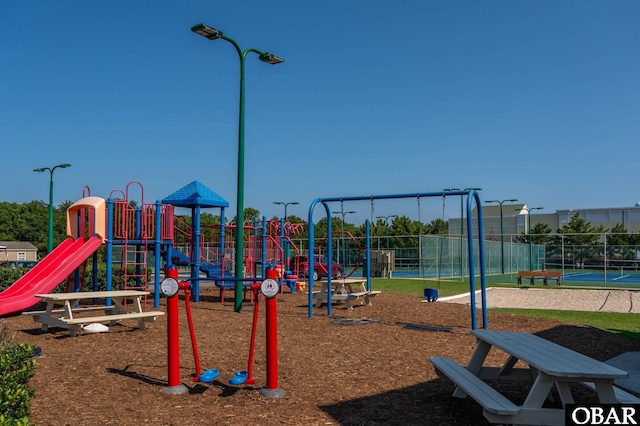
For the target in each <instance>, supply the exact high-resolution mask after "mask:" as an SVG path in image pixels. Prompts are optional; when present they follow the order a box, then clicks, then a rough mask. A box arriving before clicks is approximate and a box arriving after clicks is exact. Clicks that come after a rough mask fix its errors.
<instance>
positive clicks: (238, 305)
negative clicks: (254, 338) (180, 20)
mask: <svg viewBox="0 0 640 426" xmlns="http://www.w3.org/2000/svg"><path fill="white" fill-rule="evenodd" d="M191 31H193V32H194V33H196V34H199V35H201V36H203V37H206V38H208V39H209V40H216V39H219V38H220V39H223V40H226V41H228V42H229V43H231V44H232V45H233V47H234V48H235V49H236V51H237V52H238V57H239V58H240V111H239V119H238V190H237V198H236V205H237V209H238V213H237V215H236V238H235V248H236V264H235V270H234V272H235V277H236V279H239V278H241V277H243V276H244V84H245V83H244V61H245V58H246V56H247V54H249V53H250V52H253V53H256V54H257V55H259V56H258V58H259V59H260V60H261V61H262V62H266V63H268V64H272V65H275V64H279V63H281V62H284V60H283V59H282V58H279V57H277V56H275V55H274V54H272V53H268V52H263V51H261V50H258V49H254V48H253V47H248V48H246V49H244V50H242V49H241V48H240V46H239V45H238V43H236V41H235V40H234V39H232V38H231V37H228V36H226V35H224V34H223V33H222V31H220V30H217V29H215V28H212V27H209V26H207V25H204V24H197V25H194V26H193V27H191ZM234 297H235V302H234V311H235V312H240V311H242V281H236V284H235V292H234Z"/></svg>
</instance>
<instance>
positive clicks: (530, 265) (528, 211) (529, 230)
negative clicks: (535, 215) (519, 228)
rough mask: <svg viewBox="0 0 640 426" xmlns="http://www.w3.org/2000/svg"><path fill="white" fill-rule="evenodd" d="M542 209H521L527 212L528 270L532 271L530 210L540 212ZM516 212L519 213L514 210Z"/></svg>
mask: <svg viewBox="0 0 640 426" xmlns="http://www.w3.org/2000/svg"><path fill="white" fill-rule="evenodd" d="M542 209H544V207H531V208H528V207H523V208H522V210H526V212H527V229H528V234H529V270H530V271H533V255H532V250H533V249H532V244H531V210H542ZM516 211H520V209H516Z"/></svg>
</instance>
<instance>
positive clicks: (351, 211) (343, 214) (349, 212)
mask: <svg viewBox="0 0 640 426" xmlns="http://www.w3.org/2000/svg"><path fill="white" fill-rule="evenodd" d="M353 213H355V211H354V210H349V211H347V212H345V211H340V212H335V213H334V214H339V215H342V235H340V238H339V239H338V242H340V240H341V239H342V238H344V217H345V216H346V215H348V214H353ZM342 251H343V252H344V253H343V255H342V257H344V260H345V262H342V266H343V267H344V266H346V265H345V264H346V257H347V256H346V250H344V248H343V250H342ZM337 257H338V262H339V261H340V249H339V248H338V256H337Z"/></svg>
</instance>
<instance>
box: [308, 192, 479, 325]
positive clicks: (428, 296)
mask: <svg viewBox="0 0 640 426" xmlns="http://www.w3.org/2000/svg"><path fill="white" fill-rule="evenodd" d="M454 195H456V196H460V197H464V196H467V203H466V205H467V216H466V219H467V229H468V230H469V232H468V233H467V250H468V254H469V256H468V263H469V271H474V270H475V265H474V258H475V256H474V253H473V250H474V248H473V221H472V215H471V212H472V208H473V202H475V206H476V208H477V212H478V216H477V228H478V242H479V244H478V251H479V253H478V258H479V259H480V265H479V269H480V289H481V305H482V328H488V315H487V304H486V280H485V265H484V244H483V239H484V234H483V232H484V231H483V226H482V223H483V222H482V220H483V219H482V208H481V207H480V206H481V202H480V196H479V195H478V193H477V192H476V190H474V189H465V190H452V191H439V192H421V193H409V194H387V195H368V196H352V197H329V198H316V199H315V200H313V201H312V202H311V205H310V206H309V221H308V223H309V237H308V250H309V253H313V252H314V228H315V226H314V225H313V223H314V222H313V214H314V211H315V208H316V206H317V205H318V204H321V205H322V206H324V210H325V213H326V215H327V236H328V242H327V253H326V256H327V259H328V265H327V267H328V269H329V270H331V268H332V258H333V253H332V246H333V244H332V236H333V230H332V223H331V217H332V211H331V208H330V204H331V203H336V202H339V203H340V205H341V206H342V205H343V203H344V202H346V201H367V200H369V201H370V202H371V219H367V220H366V221H365V232H366V238H365V242H366V243H365V253H366V264H365V265H364V270H365V271H366V279H367V284H366V288H367V291H371V273H370V271H371V268H370V251H371V241H370V226H371V223H372V222H373V211H374V200H389V199H407V198H415V199H417V201H418V216H420V199H421V198H427V197H442V216H443V220H444V208H445V198H446V197H447V196H454ZM418 220H420V221H421V218H420V217H419V218H418ZM439 251H441V250H439ZM439 256H441V254H439ZM308 268H309V269H308V271H307V272H308V276H309V289H310V290H311V289H313V286H314V280H313V273H312V272H313V270H314V262H313V257H312V256H310V258H309V264H308ZM420 270H421V271H422V267H421V268H420ZM438 271H439V269H438ZM329 275H331V274H329ZM421 275H423V273H422V272H421ZM422 279H423V282H424V275H423V276H422ZM327 280H328V283H327V289H328V291H327V315H329V316H331V315H332V292H333V291H332V285H331V281H332V277H331V276H328V277H327ZM439 287H440V272H438V289H432V288H426V286H425V288H424V296H425V300H427V301H432V302H433V301H436V300H437V297H438V290H439ZM475 290H476V286H475V277H474V274H473V273H470V274H469V292H470V298H471V303H470V305H471V329H472V330H475V329H476V328H477V321H476V300H475ZM313 306H314V304H313V291H309V311H308V316H309V318H313Z"/></svg>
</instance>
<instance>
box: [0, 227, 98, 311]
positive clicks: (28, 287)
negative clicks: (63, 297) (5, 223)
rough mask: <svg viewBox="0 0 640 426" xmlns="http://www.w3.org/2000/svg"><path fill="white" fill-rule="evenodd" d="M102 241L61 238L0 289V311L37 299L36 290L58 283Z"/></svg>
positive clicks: (24, 306) (43, 290) (44, 290)
mask: <svg viewBox="0 0 640 426" xmlns="http://www.w3.org/2000/svg"><path fill="white" fill-rule="evenodd" d="M101 244H102V241H101V240H100V239H99V238H96V237H91V238H89V239H88V240H87V241H86V242H85V241H83V240H82V239H78V240H76V241H74V240H73V239H71V238H67V239H66V240H64V241H63V242H62V243H61V244H60V245H59V246H58V247H56V248H55V249H54V250H53V251H52V252H51V253H49V254H48V255H47V256H45V258H44V259H42V260H41V261H40V262H38V263H37V264H36V266H34V267H33V268H31V269H30V270H29V271H28V272H27V273H26V274H24V275H23V276H22V277H20V279H19V280H18V281H16V282H15V283H13V285H12V286H11V287H9V288H7V289H6V290H5V291H3V292H1V293H0V315H7V314H11V313H14V312H20V311H22V310H24V309H27V308H29V307H31V306H33V305H35V304H36V303H38V302H39V301H40V299H39V298H38V297H36V296H35V295H36V294H41V293H49V292H50V291H51V290H53V289H54V288H56V287H57V286H58V285H60V284H61V283H62V282H63V281H64V279H65V278H66V277H67V276H69V274H71V273H72V272H73V271H74V270H75V269H76V268H78V267H79V266H80V265H82V263H83V262H84V261H85V260H87V259H88V258H89V256H91V255H92V254H93V253H94V252H95V251H96V250H97V249H98V247H100V245H101Z"/></svg>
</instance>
